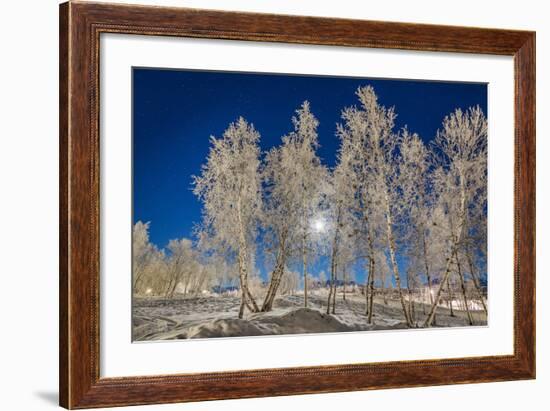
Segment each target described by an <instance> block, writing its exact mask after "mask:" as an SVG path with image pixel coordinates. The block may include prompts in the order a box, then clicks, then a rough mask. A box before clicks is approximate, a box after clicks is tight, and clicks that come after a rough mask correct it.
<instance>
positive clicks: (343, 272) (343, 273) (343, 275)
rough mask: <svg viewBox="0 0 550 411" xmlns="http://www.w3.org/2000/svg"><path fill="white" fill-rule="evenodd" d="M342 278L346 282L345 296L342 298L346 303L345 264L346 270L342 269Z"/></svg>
mask: <svg viewBox="0 0 550 411" xmlns="http://www.w3.org/2000/svg"><path fill="white" fill-rule="evenodd" d="M342 277H343V281H344V290H343V292H344V294H343V296H342V298H343V299H344V301H346V265H345V264H344V268H343V269H342Z"/></svg>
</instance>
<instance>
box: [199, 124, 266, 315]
mask: <svg viewBox="0 0 550 411" xmlns="http://www.w3.org/2000/svg"><path fill="white" fill-rule="evenodd" d="M259 138H260V134H259V133H258V132H257V131H256V129H255V128H254V126H253V125H252V124H249V123H248V122H247V121H246V120H245V119H244V118H242V117H241V118H239V119H238V120H237V121H236V122H234V123H231V124H230V125H229V127H228V128H227V129H226V130H225V132H224V133H223V136H222V137H221V138H215V137H212V138H211V148H210V152H209V154H208V158H207V160H206V163H205V164H204V165H203V167H202V173H201V175H200V176H198V177H194V184H195V187H194V190H193V191H194V193H195V194H196V195H197V196H198V197H199V198H200V200H201V201H202V202H203V229H204V230H206V231H207V232H208V233H209V234H210V235H211V236H212V237H214V238H215V239H216V242H217V243H218V244H219V245H220V246H221V247H224V248H226V249H227V250H229V251H230V252H232V253H234V254H235V256H236V260H237V264H238V271H239V280H240V287H241V306H240V309H239V318H242V316H243V313H244V308H245V307H247V308H248V309H249V310H250V311H252V312H256V311H259V308H258V305H257V303H256V300H255V298H254V296H253V295H252V293H251V292H250V289H249V286H248V274H249V273H248V268H249V262H250V258H251V256H252V254H253V251H254V250H253V249H254V248H255V239H256V236H257V221H258V218H259V216H260V213H261V208H262V197H261V178H260V172H259V171H260V170H259V169H260V148H259V146H258V141H259Z"/></svg>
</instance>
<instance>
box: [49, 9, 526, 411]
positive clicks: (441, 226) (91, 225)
mask: <svg viewBox="0 0 550 411" xmlns="http://www.w3.org/2000/svg"><path fill="white" fill-rule="evenodd" d="M60 153H61V155H60V403H61V405H62V406H64V407H66V408H93V407H105V406H123V405H137V404H151V403H170V402H184V401H202V400H210V399H223V398H246V397H258V396H273V395H291V394H303V393H317V392H336V391H351V390H367V389H379V388H398V387H412V386H424V385H441V384H461V383H468V382H488V381H504V380H515V379H529V378H534V377H535V248H534V242H535V241H534V238H535V34H534V33H533V32H526V31H513V30H494V29H481V28H466V27H446V26H432V25H418V24H404V23H389V22H373V21H358V20H343V19H329V18H312V17H299V16H294V17H292V16H277V15H267V14H251V13H231V12H219V11H205V10H196V9H185V8H164V7H149V6H132V5H112V4H95V3H88V2H69V3H65V4H62V5H61V6H60Z"/></svg>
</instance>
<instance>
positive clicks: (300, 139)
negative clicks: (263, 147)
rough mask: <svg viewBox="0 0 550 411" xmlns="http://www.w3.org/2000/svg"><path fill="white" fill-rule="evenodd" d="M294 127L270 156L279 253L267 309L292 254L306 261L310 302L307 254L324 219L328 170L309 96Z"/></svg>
mask: <svg viewBox="0 0 550 411" xmlns="http://www.w3.org/2000/svg"><path fill="white" fill-rule="evenodd" d="M292 123H293V125H294V130H293V131H292V132H291V133H289V134H288V135H286V136H284V137H283V141H282V144H281V146H280V147H277V148H274V149H272V150H271V151H270V152H269V153H268V155H267V158H266V168H265V175H266V181H267V184H268V189H267V197H268V198H267V202H266V203H267V207H266V209H267V211H266V213H265V214H264V218H265V222H266V225H267V226H268V227H269V230H270V235H271V241H270V244H271V248H272V249H276V250H277V251H276V252H275V268H274V270H273V273H272V274H271V281H270V286H269V289H268V292H267V295H266V299H265V301H264V304H263V306H262V311H269V310H271V308H272V305H273V301H274V299H275V296H276V294H277V289H278V286H279V284H280V281H281V276H282V275H284V272H285V270H284V267H285V265H286V262H287V258H289V257H291V258H297V259H300V260H301V266H302V277H303V284H304V305H305V306H306V307H307V305H308V283H309V281H308V280H307V279H308V271H307V270H308V257H309V256H310V255H311V253H312V250H313V248H314V247H312V241H313V237H312V236H311V230H312V224H313V221H314V220H315V219H317V218H319V212H320V209H321V207H322V201H323V198H324V187H325V184H326V181H327V169H326V167H325V166H323V165H322V164H321V161H320V159H319V157H318V156H317V153H316V151H317V149H318V147H319V143H318V135H317V126H318V124H319V122H318V121H317V119H316V118H315V116H314V115H313V113H312V112H311V110H310V105H309V102H307V101H304V103H303V104H302V105H301V107H300V108H299V109H298V110H296V115H295V116H294V117H293V118H292Z"/></svg>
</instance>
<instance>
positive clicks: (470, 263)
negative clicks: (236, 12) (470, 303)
mask: <svg viewBox="0 0 550 411" xmlns="http://www.w3.org/2000/svg"><path fill="white" fill-rule="evenodd" d="M466 257H467V259H468V265H469V267H470V274H471V275H472V279H473V280H474V285H475V287H476V290H477V292H478V294H479V299H480V300H481V305H483V310H484V311H485V315H487V313H488V311H487V304H486V303H485V298H484V296H483V292H482V291H481V284H480V282H479V279H478V278H477V274H476V272H475V270H474V263H473V261H472V256H471V255H470V253H467V254H466Z"/></svg>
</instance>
